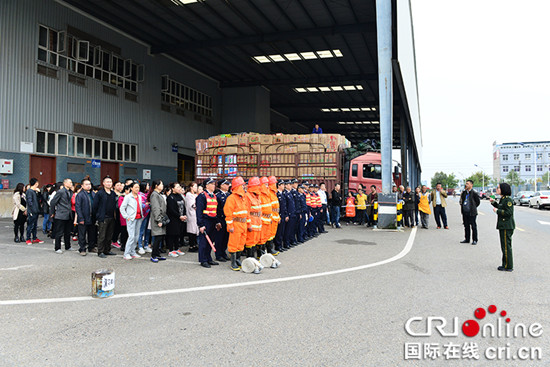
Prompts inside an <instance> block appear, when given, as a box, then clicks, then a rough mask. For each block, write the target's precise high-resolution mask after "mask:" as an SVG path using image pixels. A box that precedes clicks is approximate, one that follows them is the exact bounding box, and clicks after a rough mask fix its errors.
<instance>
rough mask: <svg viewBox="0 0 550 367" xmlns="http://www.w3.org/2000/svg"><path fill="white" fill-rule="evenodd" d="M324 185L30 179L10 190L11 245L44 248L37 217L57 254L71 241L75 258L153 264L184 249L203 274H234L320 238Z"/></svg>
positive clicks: (254, 181)
mask: <svg viewBox="0 0 550 367" xmlns="http://www.w3.org/2000/svg"><path fill="white" fill-rule="evenodd" d="M321 187H323V189H322V190H320V188H321ZM324 187H325V185H324V184H321V185H320V186H319V185H315V184H311V185H310V184H309V183H308V182H302V183H301V184H299V183H298V180H296V179H293V180H277V179H276V178H275V177H274V176H271V177H269V178H268V177H262V178H259V177H253V178H251V179H250V180H244V179H242V178H241V177H237V178H234V179H233V180H232V182H230V181H229V179H223V180H220V181H216V180H214V179H208V180H206V181H205V182H204V183H203V185H198V184H197V183H195V182H192V183H191V184H189V185H187V187H185V186H184V185H183V184H180V183H178V182H173V183H170V184H168V185H166V186H165V185H164V183H163V182H162V181H160V180H156V181H152V182H151V184H149V183H145V182H142V183H139V182H137V181H134V180H131V179H129V180H126V182H124V183H122V182H113V180H112V178H111V177H109V176H106V177H104V178H103V180H102V183H101V185H100V186H94V185H92V182H91V180H90V178H89V177H86V178H84V179H83V180H82V181H81V182H80V183H76V184H75V183H73V182H72V180H71V179H65V180H63V181H62V182H58V183H57V184H55V185H49V184H48V185H44V186H43V187H42V189H40V183H39V182H38V180H37V179H35V178H32V179H31V180H30V182H29V184H28V185H26V186H25V185H24V184H22V183H19V184H18V185H17V186H16V188H15V190H14V194H13V211H12V216H13V221H14V235H15V238H14V241H15V242H24V243H26V244H27V245H32V244H33V243H44V241H43V240H41V239H39V238H38V236H37V227H38V217H39V216H40V215H42V216H43V217H44V219H43V222H42V232H43V234H44V235H46V236H48V237H50V238H52V239H53V242H54V251H55V252H56V253H58V254H62V253H63V250H62V247H64V250H65V251H72V250H73V248H72V242H76V241H78V252H79V253H80V255H82V256H86V255H87V254H90V253H97V255H98V256H99V257H100V258H106V257H107V256H112V255H115V252H113V251H114V249H113V248H117V249H120V250H121V251H123V252H124V255H123V258H124V259H125V260H132V259H135V258H139V257H141V255H144V254H146V253H150V254H151V255H150V256H151V261H152V262H155V263H158V262H159V261H162V260H166V257H165V256H169V257H178V256H182V255H184V252H183V251H182V250H181V248H182V247H183V246H184V245H188V246H189V249H188V250H187V251H189V252H197V253H198V260H199V263H200V265H201V266H203V267H205V268H209V267H211V266H212V265H218V264H219V262H226V261H231V268H232V269H233V270H239V269H240V265H241V262H240V258H241V256H243V255H244V256H246V257H257V258H259V257H260V256H261V255H262V254H264V253H270V254H272V255H278V254H279V253H280V252H283V251H288V250H290V249H291V248H293V247H294V246H297V245H299V244H302V243H304V242H306V241H308V240H309V239H311V238H314V237H317V236H319V235H320V234H323V233H327V232H326V231H325V228H324V222H325V221H326V219H327V218H328V216H327V214H326V213H327V195H326V193H325V191H324ZM230 190H231V191H230ZM25 224H27V230H26V233H25ZM212 252H214V254H215V260H214V259H213V258H212V255H211V254H212ZM228 253H229V256H228ZM164 254H167V255H164Z"/></svg>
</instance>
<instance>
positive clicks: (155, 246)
mask: <svg viewBox="0 0 550 367" xmlns="http://www.w3.org/2000/svg"><path fill="white" fill-rule="evenodd" d="M154 238H155V240H154V241H153V252H151V257H160V243H161V242H162V241H163V240H164V235H162V236H154Z"/></svg>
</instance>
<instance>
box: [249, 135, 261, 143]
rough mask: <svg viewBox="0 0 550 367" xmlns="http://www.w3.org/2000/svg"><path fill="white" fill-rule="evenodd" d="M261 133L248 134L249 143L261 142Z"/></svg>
mask: <svg viewBox="0 0 550 367" xmlns="http://www.w3.org/2000/svg"><path fill="white" fill-rule="evenodd" d="M260 136H261V135H260V134H249V135H248V145H253V144H261V142H260Z"/></svg>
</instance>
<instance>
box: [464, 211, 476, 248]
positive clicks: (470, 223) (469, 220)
mask: <svg viewBox="0 0 550 367" xmlns="http://www.w3.org/2000/svg"><path fill="white" fill-rule="evenodd" d="M476 218H477V215H469V214H462V222H463V223H464V239H465V240H466V241H468V242H469V241H470V233H471V234H472V241H476V242H477V223H476ZM470 228H471V232H470Z"/></svg>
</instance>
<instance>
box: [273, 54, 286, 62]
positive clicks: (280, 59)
mask: <svg viewBox="0 0 550 367" xmlns="http://www.w3.org/2000/svg"><path fill="white" fill-rule="evenodd" d="M269 58H270V59H271V60H273V61H274V62H281V61H286V60H285V58H284V57H282V56H281V55H269Z"/></svg>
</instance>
